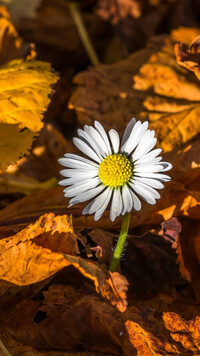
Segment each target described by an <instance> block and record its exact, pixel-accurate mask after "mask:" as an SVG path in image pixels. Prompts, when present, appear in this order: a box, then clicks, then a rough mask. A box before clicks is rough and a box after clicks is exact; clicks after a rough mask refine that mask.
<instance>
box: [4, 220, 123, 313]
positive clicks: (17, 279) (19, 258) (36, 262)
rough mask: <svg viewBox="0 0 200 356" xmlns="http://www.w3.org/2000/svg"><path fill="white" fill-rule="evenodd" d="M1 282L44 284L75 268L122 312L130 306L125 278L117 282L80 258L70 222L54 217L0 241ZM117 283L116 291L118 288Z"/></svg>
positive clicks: (37, 222)
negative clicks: (53, 276)
mask: <svg viewBox="0 0 200 356" xmlns="http://www.w3.org/2000/svg"><path fill="white" fill-rule="evenodd" d="M0 251H1V257H0V266H1V269H0V280H2V281H3V282H4V281H6V282H9V283H12V284H14V285H18V286H26V285H30V284H33V283H38V282H40V281H43V280H45V279H47V278H49V277H50V276H52V275H54V274H55V273H56V272H58V271H59V270H61V269H63V268H64V267H68V266H70V265H72V266H73V267H75V268H76V269H78V270H79V271H80V273H82V274H83V275H84V276H85V277H87V278H89V279H91V280H92V281H93V282H94V285H95V289H96V291H97V292H98V293H101V294H102V296H103V297H105V298H107V299H108V300H109V301H110V303H111V304H113V305H116V307H117V308H118V309H119V310H120V311H124V310H125V309H126V306H127V301H126V294H125V291H126V289H127V284H126V283H125V279H124V277H121V280H122V283H121V284H120V283H119V280H120V278H116V276H115V274H114V277H113V278H114V279H113V278H112V274H110V273H109V272H108V271H107V270H105V269H104V268H103V267H101V266H99V265H98V264H97V263H95V262H93V261H90V260H84V259H82V258H81V257H79V256H76V255H77V254H78V253H79V249H78V244H77V236H76V235H75V234H74V231H73V228H72V221H71V218H69V217H67V216H66V215H63V216H56V217H55V215H54V214H52V213H50V214H45V215H43V216H41V217H40V218H39V219H38V220H37V221H36V222H35V223H34V224H31V225H29V226H27V227H26V228H25V229H23V230H21V231H20V232H18V233H17V234H16V235H14V236H9V237H6V238H2V239H1V240H0ZM115 280H117V282H116V283H117V287H115Z"/></svg>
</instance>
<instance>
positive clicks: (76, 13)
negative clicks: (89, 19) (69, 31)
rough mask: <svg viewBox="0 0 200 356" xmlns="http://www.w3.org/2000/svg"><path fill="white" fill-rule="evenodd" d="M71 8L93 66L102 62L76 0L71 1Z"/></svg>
mask: <svg viewBox="0 0 200 356" xmlns="http://www.w3.org/2000/svg"><path fill="white" fill-rule="evenodd" d="M69 8H70V11H71V15H72V17H73V20H74V22H75V24H76V27H77V30H78V33H79V36H80V38H81V41H82V44H83V46H84V48H85V51H86V53H87V55H88V57H89V59H90V62H91V63H92V65H93V66H97V65H98V64H99V63H100V61H99V58H98V56H97V53H96V50H95V48H94V46H93V44H92V42H91V39H90V37H89V35H88V32H87V29H86V27H85V24H84V22H83V18H82V15H81V12H80V10H79V8H78V4H77V3H76V2H75V1H69Z"/></svg>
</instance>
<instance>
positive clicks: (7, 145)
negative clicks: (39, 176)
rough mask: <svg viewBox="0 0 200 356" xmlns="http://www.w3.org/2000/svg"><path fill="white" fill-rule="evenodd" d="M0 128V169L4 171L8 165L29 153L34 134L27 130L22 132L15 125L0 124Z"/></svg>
mask: <svg viewBox="0 0 200 356" xmlns="http://www.w3.org/2000/svg"><path fill="white" fill-rule="evenodd" d="M0 128H1V129H0V149H1V159H0V168H1V169H6V167H7V166H8V165H10V164H12V163H14V162H16V161H17V160H18V159H19V158H20V157H22V156H23V155H25V154H28V153H29V150H30V148H31V145H32V141H33V139H34V135H35V134H36V133H34V132H32V131H31V130H29V129H25V130H23V131H22V130H20V128H19V126H18V125H17V124H12V125H10V124H7V123H6V124H5V123H0ZM8 138H9V140H8Z"/></svg>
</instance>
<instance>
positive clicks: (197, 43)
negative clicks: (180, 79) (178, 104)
mask: <svg viewBox="0 0 200 356" xmlns="http://www.w3.org/2000/svg"><path fill="white" fill-rule="evenodd" d="M174 52H175V55H176V60H177V63H178V64H179V65H181V66H183V67H185V68H186V69H189V70H191V71H192V72H194V73H195V75H196V76H197V78H198V79H200V36H198V37H197V38H195V39H194V40H193V41H192V43H191V44H190V45H189V47H188V48H187V46H186V45H185V44H184V43H176V44H175V45H174Z"/></svg>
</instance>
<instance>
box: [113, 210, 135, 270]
mask: <svg viewBox="0 0 200 356" xmlns="http://www.w3.org/2000/svg"><path fill="white" fill-rule="evenodd" d="M129 223H130V213H126V214H125V215H124V217H123V220H122V226H121V230H120V234H119V238H118V241H117V246H116V248H115V252H114V255H113V258H112V261H111V264H110V268H109V271H110V272H114V271H116V268H117V266H118V264H119V261H120V258H121V255H122V252H123V249H124V245H125V242H126V237H127V233H128V229H129Z"/></svg>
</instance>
